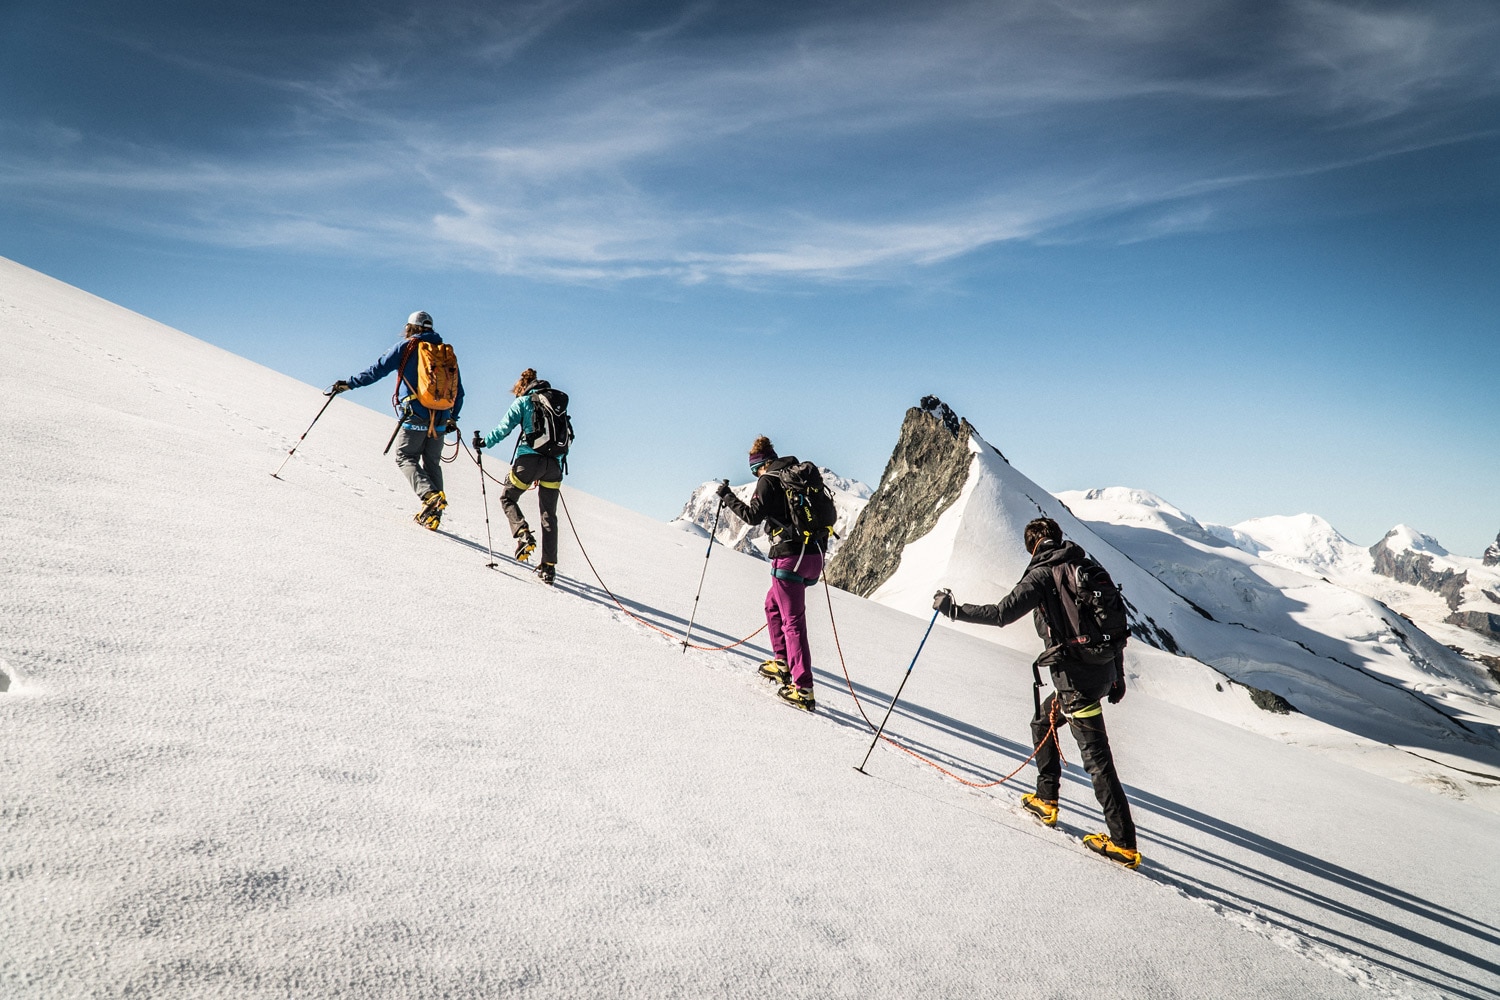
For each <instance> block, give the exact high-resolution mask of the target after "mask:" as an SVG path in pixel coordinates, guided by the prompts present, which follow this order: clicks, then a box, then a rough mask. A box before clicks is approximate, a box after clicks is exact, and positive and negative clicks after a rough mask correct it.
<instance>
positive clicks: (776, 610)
mask: <svg viewBox="0 0 1500 1000" xmlns="http://www.w3.org/2000/svg"><path fill="white" fill-rule="evenodd" d="M771 571H772V573H775V572H778V571H780V572H782V573H795V574H796V575H797V576H800V577H802V578H803V579H805V580H811V581H814V582H816V581H817V579H818V576H819V575H820V574H822V572H823V553H821V552H804V553H803V554H802V556H801V558H800V559H799V558H798V557H796V556H784V557H783V558H781V559H772V560H771ZM766 624H767V625H768V626H770V628H769V631H770V633H771V651H772V652H773V653H775V654H776V658H777V659H778V660H780V661H782V662H783V663H785V664H786V665H787V667H788V669H790V670H791V672H792V683H793V684H795V685H797V687H800V688H810V687H812V686H813V675H812V649H811V648H810V647H809V646H808V643H807V584H805V583H802V582H800V581H798V580H786V579H782V578H781V577H778V576H772V577H771V589H770V591H768V592H767V593H766Z"/></svg>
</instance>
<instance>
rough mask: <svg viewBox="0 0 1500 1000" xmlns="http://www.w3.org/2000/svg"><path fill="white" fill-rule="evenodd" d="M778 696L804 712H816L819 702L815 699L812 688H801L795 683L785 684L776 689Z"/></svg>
mask: <svg viewBox="0 0 1500 1000" xmlns="http://www.w3.org/2000/svg"><path fill="white" fill-rule="evenodd" d="M776 697H778V698H780V699H781V700H782V701H784V702H786V703H787V704H788V705H792V706H795V707H796V708H800V709H802V711H804V712H815V711H817V709H818V703H817V701H815V700H814V699H813V689H812V688H799V687H797V686H796V685H795V684H783V685H782V686H781V687H780V688H779V689H777V691H776Z"/></svg>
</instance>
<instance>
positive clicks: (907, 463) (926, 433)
mask: <svg viewBox="0 0 1500 1000" xmlns="http://www.w3.org/2000/svg"><path fill="white" fill-rule="evenodd" d="M972 431H973V428H972V427H970V426H969V422H968V421H967V420H964V421H961V422H960V423H959V426H958V433H956V434H955V433H954V432H953V431H952V430H950V429H949V428H948V427H947V426H945V425H944V422H943V420H942V419H941V418H940V417H939V416H937V415H935V414H933V413H932V412H929V411H926V410H920V409H918V408H916V407H912V408H911V409H909V410H907V411H906V419H905V420H904V421H903V422H902V424H901V436H900V438H899V439H898V440H897V442H896V449H895V451H893V452H892V453H891V459H890V461H889V462H887V463H886V466H885V472H884V473H882V474H881V477H880V486H879V487H878V488H877V489H876V490H875V492H874V494H873V495H871V497H870V502H869V503H867V504H866V505H865V509H864V510H862V511H860V514H859V519H858V520H856V521H855V522H854V527H853V528H852V529H851V530H850V531H849V534H848V536H847V537H846V538H845V539H844V541H843V543H842V544H841V545H840V546H839V550H838V552H837V554H836V555H834V557H833V560H832V562H830V564H829V566H828V570H827V573H826V575H827V577H828V582H829V583H830V584H831V585H833V586H835V587H839V588H840V589H842V590H847V591H849V592H850V593H852V594H858V595H859V596H861V597H869V596H870V595H871V594H873V593H874V592H875V590H876V588H878V587H879V586H880V585H881V584H882V583H884V582H885V581H886V580H888V579H890V577H891V574H892V573H895V572H896V567H898V566H899V565H900V564H901V550H902V548H903V547H905V546H906V544H907V543H908V542H914V541H916V540H917V539H919V538H921V537H922V536H923V535H925V534H927V533H928V532H929V531H931V530H932V527H933V525H935V524H936V523H937V520H938V518H939V517H941V516H942V514H943V512H944V511H945V510H947V509H948V508H949V507H951V506H953V502H954V501H955V500H957V499H958V495H959V494H960V493H961V492H963V488H964V483H965V482H967V481H968V478H969V466H970V465H971V464H972V462H973V459H974V453H973V452H972V451H970V450H969V437H970V434H971V433H972Z"/></svg>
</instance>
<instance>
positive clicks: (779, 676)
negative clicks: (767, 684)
mask: <svg viewBox="0 0 1500 1000" xmlns="http://www.w3.org/2000/svg"><path fill="white" fill-rule="evenodd" d="M759 673H760V675H761V676H762V677H764V678H766V679H767V680H772V681H775V682H776V683H777V684H790V683H791V682H792V671H791V669H790V668H789V667H788V666H787V665H786V662H785V661H784V660H779V659H771V660H761V661H760V671H759Z"/></svg>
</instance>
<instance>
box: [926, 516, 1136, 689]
mask: <svg viewBox="0 0 1500 1000" xmlns="http://www.w3.org/2000/svg"><path fill="white" fill-rule="evenodd" d="M1086 558H1087V555H1086V553H1085V552H1084V551H1083V549H1082V548H1081V547H1079V545H1078V544H1077V543H1076V542H1069V541H1064V542H1061V543H1058V542H1054V541H1051V540H1050V539H1044V540H1043V541H1042V542H1041V543H1040V544H1039V545H1037V547H1036V554H1035V555H1033V556H1032V557H1031V563H1030V565H1028V566H1027V567H1026V572H1025V573H1024V574H1022V576H1021V581H1020V582H1019V583H1017V584H1016V585H1015V586H1014V587H1013V588H1011V592H1010V593H1009V594H1006V595H1005V597H1003V598H1001V600H1000V603H999V604H960V605H959V606H958V614H957V616H956V617H957V618H958V620H959V621H961V622H977V623H979V624H981V625H1009V624H1011V623H1012V622H1015V621H1019V620H1020V618H1021V616H1022V615H1024V614H1026V613H1027V612H1028V611H1029V612H1031V613H1032V618H1033V620H1034V622H1035V623H1036V632H1037V635H1039V636H1041V637H1042V641H1043V642H1044V643H1046V644H1047V648H1046V649H1045V650H1043V652H1042V655H1041V656H1040V657H1038V658H1037V665H1038V666H1042V667H1046V668H1047V669H1048V670H1049V671H1051V673H1052V686H1053V687H1055V688H1057V690H1058V691H1059V692H1066V691H1076V692H1078V693H1079V694H1080V695H1082V696H1084V697H1085V698H1087V699H1088V700H1090V701H1094V700H1098V699H1099V698H1102V697H1104V696H1105V695H1106V694H1108V693H1109V688H1110V685H1111V684H1113V683H1114V680H1115V668H1114V665H1113V664H1105V665H1103V666H1094V665H1092V664H1087V663H1084V662H1083V661H1081V660H1079V659H1078V658H1077V657H1074V656H1070V655H1069V654H1068V650H1067V647H1066V646H1064V645H1063V643H1064V642H1066V641H1067V640H1068V639H1070V638H1071V636H1070V635H1069V633H1068V626H1067V621H1068V617H1067V613H1066V612H1065V611H1064V610H1063V607H1062V599H1061V598H1060V597H1059V596H1058V593H1057V578H1056V577H1054V576H1053V575H1052V568H1053V567H1054V566H1063V565H1067V564H1068V563H1081V562H1083V561H1084V559H1086Z"/></svg>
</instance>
